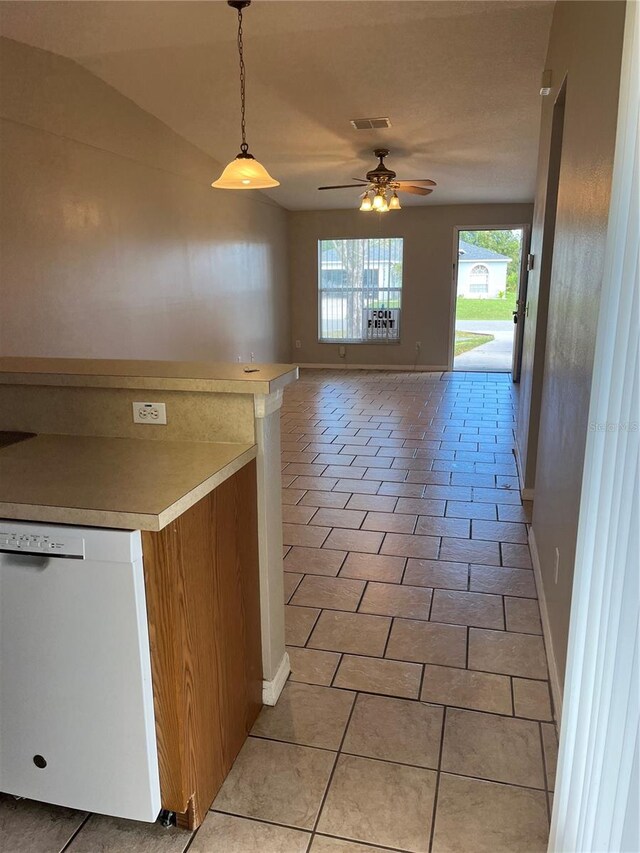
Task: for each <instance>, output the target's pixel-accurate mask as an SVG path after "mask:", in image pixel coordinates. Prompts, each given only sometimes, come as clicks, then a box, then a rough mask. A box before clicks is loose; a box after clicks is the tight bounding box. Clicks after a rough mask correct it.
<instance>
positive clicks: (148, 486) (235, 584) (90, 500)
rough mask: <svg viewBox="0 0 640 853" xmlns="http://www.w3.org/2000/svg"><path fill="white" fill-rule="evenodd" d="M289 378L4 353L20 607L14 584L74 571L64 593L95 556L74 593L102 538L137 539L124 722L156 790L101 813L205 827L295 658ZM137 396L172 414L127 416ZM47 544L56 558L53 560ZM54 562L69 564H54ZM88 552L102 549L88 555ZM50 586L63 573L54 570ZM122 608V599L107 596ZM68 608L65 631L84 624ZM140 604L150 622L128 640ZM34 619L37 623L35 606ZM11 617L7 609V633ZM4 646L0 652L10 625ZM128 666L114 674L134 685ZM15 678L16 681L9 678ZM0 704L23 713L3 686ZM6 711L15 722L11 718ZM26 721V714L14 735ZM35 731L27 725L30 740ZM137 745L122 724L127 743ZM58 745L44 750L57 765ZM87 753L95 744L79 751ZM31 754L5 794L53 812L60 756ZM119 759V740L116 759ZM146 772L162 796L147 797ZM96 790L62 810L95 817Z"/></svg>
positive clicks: (7, 475) (0, 377)
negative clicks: (288, 646) (283, 413)
mask: <svg viewBox="0 0 640 853" xmlns="http://www.w3.org/2000/svg"><path fill="white" fill-rule="evenodd" d="M296 378H297V368H295V367H293V366H291V365H254V364H251V365H247V366H246V367H243V366H242V365H232V364H208V363H199V362H198V363H181V362H159V361H118V360H109V361H106V360H78V359H39V358H3V359H0V433H3V434H4V435H5V436H7V438H6V440H5V441H4V442H2V441H0V519H2V520H3V521H2V522H0V551H4V552H5V562H6V563H7V564H11V561H12V560H13V562H14V563H16V565H17V564H18V558H19V559H20V560H23V561H25V560H31V561H32V563H33V566H31V567H30V571H29V572H26V573H25V572H24V571H22V575H21V577H22V581H21V583H22V584H23V586H20V587H18V586H15V588H14V587H12V586H11V581H7V586H6V590H7V591H8V594H7V596H5V600H6V601H9V599H10V596H11V595H14V596H15V601H16V602H18V603H19V604H18V605H17V606H22V603H23V602H24V601H27V602H30V601H31V600H32V599H25V598H24V597H21V596H24V595H25V594H26V593H24V592H22V591H18V590H22V589H23V587H24V584H25V581H24V577H25V576H27V577H28V580H27V581H26V583H27V584H34V583H36V581H37V579H38V578H40V579H41V582H42V578H44V577H46V576H47V573H46V572H42V571H40V572H35V571H33V568H34V567H36V568H37V567H40V568H41V567H42V566H44V565H45V564H46V565H49V564H54V563H55V564H56V566H57V567H60V566H62V565H63V564H64V565H65V566H66V569H65V573H64V575H62V574H61V575H60V576H61V577H64V578H66V579H67V580H66V582H69V583H70V580H69V579H70V578H72V577H73V576H74V574H73V573H74V571H76V568H77V566H79V565H81V563H80V561H81V560H82V559H85V563H84V573H83V574H78V583H79V584H81V583H86V582H87V581H85V579H86V578H89V577H90V574H91V572H90V566H94V565H96V566H99V565H100V558H101V549H104V548H105V547H107V546H105V545H103V544H102V543H105V542H108V541H110V542H115V541H116V540H115V539H111V540H107V539H106V538H105V537H108V536H111V537H114V536H121V537H122V536H130V537H131V538H130V540H127V544H126V547H124V546H122V547H121V546H120V545H118V547H117V549H116V550H118V552H120V551H122V550H123V549H124V551H126V554H127V556H126V559H127V560H130V562H127V563H126V565H127V566H133V569H132V571H133V573H134V575H133V576H134V577H135V571H136V566H137V565H138V564H139V571H140V579H141V580H140V583H139V587H140V589H139V590H138V593H136V594H138V598H137V599H136V601H135V607H134V606H133V603H132V604H131V614H129V615H131V620H132V621H131V626H132V628H131V630H132V632H133V633H132V636H134V637H135V642H136V644H137V646H136V648H138V647H140V648H142V652H143V653H142V657H141V663H140V667H139V673H138V674H139V675H140V678H141V680H142V683H144V673H145V659H144V645H145V642H146V644H147V648H148V649H149V652H148V655H147V657H148V659H149V660H150V663H149V666H150V671H151V674H152V682H153V685H152V686H153V695H152V701H151V705H152V707H151V711H149V708H147V709H146V711H145V709H144V708H143V705H144V702H143V698H141V699H140V703H139V711H140V713H139V714H138V716H136V713H137V711H136V710H135V708H134V709H133V710H132V720H133V721H134V722H136V721H137V722H140V731H141V732H146V734H144V736H143V735H141V738H142V739H144V737H146V738H147V740H148V741H149V743H151V747H152V748H150V749H147V750H146V752H145V751H144V750H142V752H141V764H140V766H141V767H142V769H143V771H144V772H143V774H142V775H143V776H144V778H145V779H146V780H147V782H149V780H151V781H150V782H149V791H150V794H149V797H148V798H147V800H145V803H144V805H141V806H140V808H139V809H138V810H136V808H134V807H132V808H131V810H130V811H128V810H127V807H126V806H120V805H108V806H107V807H105V808H104V811H107V812H108V813H117V814H120V815H121V816H128V817H138V818H141V819H153V811H154V809H155V808H156V805H158V804H159V805H160V807H161V808H163V809H166V810H167V811H170V812H175V813H176V815H177V820H178V823H179V824H180V825H183V826H187V827H195V826H198V825H199V823H200V822H201V821H202V819H203V818H204V815H205V814H206V810H207V809H208V807H209V805H210V804H211V801H212V800H213V797H214V796H215V793H216V792H217V790H218V788H219V787H220V785H221V784H222V781H223V780H224V777H225V775H226V773H227V772H228V770H229V768H230V766H231V764H232V763H233V760H234V758H235V755H236V754H237V752H238V751H239V749H240V747H241V745H242V743H243V741H244V739H245V737H246V734H247V732H248V730H249V729H250V727H251V725H252V723H253V720H254V719H255V717H256V715H257V713H258V712H259V709H260V707H261V705H262V703H267V704H274V703H275V701H276V700H277V697H278V695H279V692H280V690H281V689H282V686H283V685H284V682H285V680H286V678H287V675H288V672H289V664H288V658H287V655H286V652H285V647H284V606H283V590H282V584H283V578H282V532H281V515H280V513H281V509H280V453H279V450H280V448H279V445H280V427H279V408H280V405H281V401H282V393H283V389H284V387H285V386H286V385H287V384H289V383H290V382H293V381H295V379H296ZM142 403H151V404H152V407H156V406H160V407H162V404H164V408H161V411H162V414H160V416H159V417H158V418H156V417H155V415H154V419H153V420H149V421H148V422H142V423H134V417H133V416H134V412H135V411H136V410H137V409H139V407H140V405H141V404H142ZM155 411H156V409H155V408H154V412H155ZM164 412H166V423H162V422H161V421H162V420H164ZM0 438H1V435H0ZM3 443H4V445H5V446H4V447H3V446H2V444H3ZM36 528H37V531H38V535H37V536H36V535H35V534H34V533H33V530H34V529H36ZM118 531H120V532H119V533H118ZM3 536H4V538H5V539H7V541H6V542H4V540H3ZM117 541H118V542H120V540H117ZM122 541H124V540H122ZM80 542H82V543H83V544H82V545H80V544H79V543H80ZM109 547H111V546H109ZM55 548H61V549H62V550H63V551H64V553H63V554H62V553H61V554H58V555H55ZM20 549H22V552H20ZM52 549H53V550H52ZM67 551H68V553H67ZM7 553H8V556H7ZM54 555H55V556H60V557H63V556H64V557H68V558H69V559H68V560H66V561H64V560H59V561H56V560H55V559H53V557H54ZM91 555H97V556H95V559H94V558H93V557H92V559H94V562H92V563H90V562H89V556H91ZM2 556H3V555H2V554H0V557H2ZM96 560H97V562H96ZM118 560H120V557H118ZM22 565H23V566H24V565H25V564H24V563H23V564H22ZM114 565H117V566H122V565H124V564H123V563H121V562H118V563H114ZM0 567H1V568H4V567H5V564H0ZM14 569H15V566H14ZM107 569H108V567H107V568H105V567H104V565H103V566H102V569H101V575H99V574H98V575H96V577H97V578H98V580H97V583H98V584H100V583H101V582H102V581H101V580H100V578H101V577H102V576H104V573H105V571H107ZM48 571H49V570H48ZM118 571H119V569H118ZM60 572H62V569H60ZM15 573H16V575H18V574H19V572H18V571H17V570H16V572H15ZM5 575H7V577H9V575H10V572H9V569H7V572H4V573H3V577H4V576H5ZM48 576H49V578H51V579H52V578H54V570H53V569H51V570H50V571H49V575H48ZM114 576H115V575H114ZM0 580H1V579H0ZM133 587H135V582H134V584H133ZM133 587H132V589H133ZM25 588H26V587H25ZM79 588H80V587H78V589H79ZM41 589H42V588H41ZM140 593H141V595H140ZM30 594H33V591H31V593H30ZM107 598H109V596H107ZM116 599H117V595H116V593H114V594H113V595H111V597H110V598H109V600H113V601H115V600H116ZM103 600H106V599H105V597H104V595H103ZM131 601H132V602H133V592H132V599H131ZM76 604H77V606H76V607H75V609H74V610H71V611H70V612H69V616H68V619H67V621H66V623H65V624H66V625H67V626H71V625H72V624H73V623H74V620H75V619H76V612H77V610H78V607H79V606H80V602H79V601H78V602H76ZM7 606H8V605H7ZM61 606H63V605H61ZM127 606H128V605H127V604H126V602H125V611H123V613H124V615H123V620H122V631H121V632H118V636H117V638H116V637H115V634H114V632H115V626H113V627H110V628H109V630H108V631H107V634H106V635H105V636H107V637H108V642H109V643H111V642H113V643H114V644H115V645H116V646H117V644H118V643H119V642H120V641H121V634H122V635H123V636H124V635H125V634H126V630H127V629H126V626H127V624H128V623H127V618H128V617H127V613H128V611H127V610H126V607H127ZM141 607H142V608H143V610H142V612H143V613H146V616H145V620H144V623H145V624H144V625H138V633H136V631H135V624H134V623H135V618H136V617H135V614H136V613H137V614H139V612H140V608H141ZM145 608H146V609H145ZM27 609H29V604H27ZM3 612H4V611H3ZM77 618H80V616H78V617H77ZM38 619H39V621H38V624H41V623H42V621H43V620H42V614H39V616H38ZM44 621H45V622H46V619H45V620H44ZM11 624H12V620H11V618H10V615H9V616H8V617H7V618H5V619H4V625H3V627H2V630H3V632H4V631H5V630H6V631H9V626H10V625H11ZM95 624H96V625H98V624H99V620H98V619H96V622H95ZM16 630H19V629H18V628H17V629H16ZM69 630H71V627H69ZM97 630H98V629H97V628H96V631H97ZM2 638H3V642H6V640H7V637H6V636H5V634H4V633H3V635H2ZM10 640H11V638H9V641H10ZM70 642H71V645H69V647H68V653H69V654H70V655H75V654H79V652H77V651H76V647H77V646H79V648H80V650H81V649H82V647H83V645H86V647H87V648H90V647H91V638H90V637H89V638H82V637H78V636H73V637H72V638H71V641H70ZM123 642H124V641H123ZM133 657H134V658H135V655H134V656H133ZM80 660H81V659H80ZM3 663H4V661H3ZM126 668H127V667H126V666H123V667H121V668H120V669H119V670H117V673H116V675H115V676H114V678H115V679H116V680H117V678H118V677H120V676H121V675H122V677H123V678H124V677H125V674H126ZM6 672H7V679H8V683H10V684H11V683H12V682H11V677H12V670H11V668H10V667H9V668H7V670H6ZM137 672H138V670H136V673H137ZM21 677H22V676H20V674H19V673H16V675H15V678H16V681H15V684H16V685H23V681H21V680H20V679H21ZM132 677H133V676H132ZM148 680H151V679H148ZM134 682H135V679H134ZM123 683H124V682H123ZM5 688H6V682H5ZM20 689H22V687H21V688H20ZM24 689H25V690H28V689H29V688H28V687H25V688H24ZM114 689H115V688H114ZM17 692H20V691H19V690H17ZM149 695H150V696H151V687H150V685H149ZM2 696H3V697H4V698H2V700H1V701H2V702H5V703H8V704H7V707H8V708H9V709H10V710H11V711H12V712H13V711H15V708H13V706H12V704H11V703H12V698H11V697H10V696H9V697H8V698H7V691H6V689H5V692H4V693H3V694H2ZM26 698H27V697H23V701H26ZM134 705H135V703H134ZM3 707H4V706H3ZM135 707H136V708H137V707H138V706H137V705H136V706H135ZM16 713H18V712H16ZM34 713H35V712H34ZM149 713H151V715H152V717H153V719H152V721H151V722H152V723H153V722H155V725H151V723H149V719H147V728H146V729H145V724H144V718H145V714H146V715H147V717H149ZM122 716H123V720H124V719H125V718H126V709H125V710H123V711H122ZM5 719H7V720H9V722H8V723H7V725H9V726H10V725H11V714H8V715H5ZM28 722H29V720H28V719H27V718H25V719H24V720H23V722H22V726H23V727H28ZM137 722H136V724H137ZM0 725H2V724H0ZM15 725H19V724H18V723H15ZM39 725H41V721H38V722H37V724H36V721H35V718H34V730H36V731H37V730H38V726H39ZM96 725H97V722H96ZM132 725H133V724H132ZM147 729H149V731H147ZM4 734H5V736H6V735H9V734H12V732H11V731H5V732H4ZM129 735H130V730H128V729H127V730H123V734H122V737H123V738H126V737H128V736H129ZM147 745H148V744H147ZM30 746H31V745H30ZM55 748H56V745H55V744H53V745H51V747H50V755H53V754H54V753H55ZM92 748H93V744H89V743H88V745H87V751H88V752H90V751H91V749H92ZM136 748H137V745H136V744H134V748H133V753H127V754H134V753H135V749H136ZM96 749H98V747H96ZM36 751H37V753H38V754H36V755H29V761H28V765H29V766H28V768H22V767H21V765H20V762H21V761H22V760H23V759H22V758H21V757H20V756H19V755H16V756H10V760H9V759H7V761H8V765H7V766H9V768H10V772H9V773H8V776H9V777H11V776H12V773H13V769H15V772H16V774H17V777H19V778H20V780H23V779H24V780H26V781H24V782H23V781H21V782H20V784H21V785H23V786H26V788H27V790H23V791H18V790H16V791H10V792H11V793H17V794H19V795H22V796H31V797H32V798H34V799H39V798H40V799H47V795H48V801H51V802H54V801H56V800H55V795H54V796H52V795H51V794H50V793H49V792H50V790H51V787H47V782H46V779H47V774H51V777H54V775H55V769H54V764H55V762H54V761H49V762H48V765H49V766H48V767H47V766H46V765H47V760H46V759H47V756H46V755H45V752H46V750H45V748H44V747H42V750H40V749H38V750H36V746H34V747H33V749H32V753H33V752H36ZM41 751H42V755H41V754H40V752H41ZM117 752H118V750H117V749H116V748H115V747H114V750H113V754H114V756H116V757H117ZM154 753H155V754H154ZM2 758H3V756H2V754H1V753H0V759H2ZM108 758H109V757H108ZM32 759H33V760H32ZM114 760H115V758H114ZM154 761H155V762H156V764H155V766H156V767H157V769H156V770H155V771H154ZM12 762H16V763H15V768H14V764H12ZM43 763H44V766H40V765H41V764H43ZM34 767H35V769H34ZM16 768H17V769H16ZM2 771H3V767H2V766H1V764H0V772H2ZM154 772H155V773H156V775H157V776H158V780H159V783H158V786H157V787H158V788H159V799H158V797H157V796H156V795H154V793H153V777H154ZM29 774H33V782H31V781H30V780H31V778H32V777H31V776H30V775H29ZM6 775H7V774H5V778H6ZM17 777H16V778H17ZM38 786H43V787H38ZM0 787H1V786H0ZM85 787H86V786H85ZM90 787H91V786H90V785H89V786H88V788H89V789H90ZM53 788H54V789H55V785H53ZM106 788H108V785H107V784H106V783H105V789H106ZM7 790H8V789H7ZM34 791H35V792H36V793H34ZM38 791H41V792H42V793H41V795H40V796H38V795H37V792H38ZM119 793H121V792H116V800H117V795H119ZM78 796H79V797H82V796H84V793H83V792H80V793H79V794H78ZM87 796H88V797H89V799H88V801H87V802H86V803H85V804H83V803H78V802H65V801H64V800H65V795H64V794H60V795H58V800H57V801H58V802H60V803H61V804H66V805H72V806H75V807H76V808H78V807H80V808H90V807H91V800H90V795H89V793H88V794H87ZM134 799H135V797H134ZM106 801H107V802H108V803H111V802H112V801H111V800H109V798H108V797H107V798H106ZM113 802H115V801H113ZM93 808H94V810H96V811H100V808H96V807H95V805H94V806H93Z"/></svg>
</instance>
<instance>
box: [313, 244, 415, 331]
mask: <svg viewBox="0 0 640 853" xmlns="http://www.w3.org/2000/svg"><path fill="white" fill-rule="evenodd" d="M401 303H402V238H401V237H387V238H381V239H359V240H319V241H318V327H319V329H318V337H319V339H320V341H321V342H323V343H329V342H350V343H367V342H369V341H379V342H382V343H386V342H389V341H392V342H398V341H399V340H400V310H401V307H402V305H401Z"/></svg>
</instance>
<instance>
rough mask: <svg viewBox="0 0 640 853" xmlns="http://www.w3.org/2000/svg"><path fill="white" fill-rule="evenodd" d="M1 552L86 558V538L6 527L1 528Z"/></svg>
mask: <svg viewBox="0 0 640 853" xmlns="http://www.w3.org/2000/svg"><path fill="white" fill-rule="evenodd" d="M0 553H2V554H30V555H32V556H38V557H40V556H48V557H66V558H67V559H71V560H84V556H85V552H84V539H81V538H78V537H77V536H67V535H65V534H62V535H59V534H56V536H46V535H40V534H37V533H23V532H22V531H12V530H6V529H5V530H0Z"/></svg>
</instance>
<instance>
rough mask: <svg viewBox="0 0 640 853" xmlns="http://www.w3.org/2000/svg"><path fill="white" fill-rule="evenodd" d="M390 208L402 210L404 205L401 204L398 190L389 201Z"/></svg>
mask: <svg viewBox="0 0 640 853" xmlns="http://www.w3.org/2000/svg"><path fill="white" fill-rule="evenodd" d="M389 210H402V205H401V204H400V199H399V198H398V193H397V192H394V193H393V195H392V196H391V201H390V202H389Z"/></svg>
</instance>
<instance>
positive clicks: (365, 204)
mask: <svg viewBox="0 0 640 853" xmlns="http://www.w3.org/2000/svg"><path fill="white" fill-rule="evenodd" d="M372 207H373V205H372V203H371V198H370V197H369V193H365V194H364V195H363V196H362V204H361V205H360V210H371V208H372Z"/></svg>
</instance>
